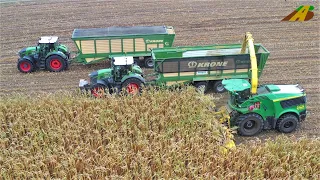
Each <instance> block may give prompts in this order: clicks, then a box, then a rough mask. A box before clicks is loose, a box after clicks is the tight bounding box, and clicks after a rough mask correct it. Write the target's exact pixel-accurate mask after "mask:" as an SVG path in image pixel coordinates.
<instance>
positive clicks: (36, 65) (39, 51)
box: [18, 36, 70, 73]
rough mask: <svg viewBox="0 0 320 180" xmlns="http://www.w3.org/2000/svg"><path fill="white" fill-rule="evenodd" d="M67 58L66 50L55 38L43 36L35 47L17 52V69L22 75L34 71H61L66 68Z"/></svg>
mask: <svg viewBox="0 0 320 180" xmlns="http://www.w3.org/2000/svg"><path fill="white" fill-rule="evenodd" d="M69 56H70V52H69V51H68V48H67V47H66V46H65V45H63V44H60V43H59V41H58V37H57V36H43V37H41V38H40V39H39V41H38V44H37V46H35V47H27V48H24V49H22V50H20V51H19V59H18V69H19V71H20V72H23V73H28V72H32V71H34V70H36V69H48V70H50V71H53V72H58V71H63V70H65V69H66V68H67V67H68V63H69V62H68V60H69Z"/></svg>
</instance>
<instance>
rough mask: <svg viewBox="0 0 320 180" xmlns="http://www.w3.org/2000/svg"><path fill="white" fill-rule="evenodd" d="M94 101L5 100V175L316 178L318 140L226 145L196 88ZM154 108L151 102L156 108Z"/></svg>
mask: <svg viewBox="0 0 320 180" xmlns="http://www.w3.org/2000/svg"><path fill="white" fill-rule="evenodd" d="M108 99H109V100H108V101H107V100H106V99H94V98H88V97H86V96H81V95H74V94H73V95H72V94H68V93H66V94H64V95H57V94H56V95H45V94H43V95H38V96H36V95H35V96H25V95H17V96H15V98H10V97H5V98H3V99H1V100H0V118H1V119H2V122H1V134H0V136H1V138H0V146H1V151H0V157H1V158H0V167H1V169H0V177H1V178H3V179H30V178H40V179H42V178H45V179H48V178H67V179H83V178H85V179H102V178H106V177H108V178H115V179H120V178H124V179H132V178H141V179H152V178H157V179H158V178H165V179H168V178H173V179H178V178H188V179H194V178H209V177H210V178H213V177H215V178H218V179H239V178H241V179H244V178H253V179H262V178H270V179H274V178H297V179H301V178H307V179H310V178H314V179H316V178H318V177H319V175H320V164H319V155H320V149H319V148H316V147H320V141H319V140H316V139H313V140H312V139H299V140H294V141H293V140H292V139H289V138H287V137H286V138H285V137H282V138H278V139H277V140H275V141H274V142H272V141H269V142H267V143H259V142H252V143H251V145H250V147H247V146H245V145H240V146H238V147H237V148H236V149H229V150H227V151H223V150H225V148H224V145H225V142H226V141H227V140H228V139H229V138H231V137H230V136H229V134H228V131H227V130H226V128H224V127H223V126H222V125H221V124H220V123H219V122H218V119H219V118H220V117H221V115H220V114H219V113H217V112H215V111H214V107H215V105H214V103H213V101H212V98H211V97H209V96H205V95H201V94H197V93H196V92H195V91H194V89H192V88H186V89H183V90H182V91H181V90H179V91H148V92H145V93H143V94H142V95H141V96H133V97H128V96H120V97H116V96H111V97H109V98H108ZM151 107H152V108H151Z"/></svg>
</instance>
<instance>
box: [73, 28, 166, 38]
mask: <svg viewBox="0 0 320 180" xmlns="http://www.w3.org/2000/svg"><path fill="white" fill-rule="evenodd" d="M167 27H168V26H123V27H118V26H112V27H105V28H87V29H74V30H73V33H72V37H71V39H82V38H90V39H91V38H105V37H124V36H145V35H168V34H169V33H168V31H167ZM169 27H170V26H169Z"/></svg>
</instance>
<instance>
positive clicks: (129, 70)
mask: <svg viewBox="0 0 320 180" xmlns="http://www.w3.org/2000/svg"><path fill="white" fill-rule="evenodd" d="M142 73H143V72H142V69H141V68H140V67H139V66H137V65H135V64H134V60H133V57H132V56H129V57H128V56H126V57H112V59H111V68H107V69H101V70H98V71H94V72H91V73H90V74H89V78H90V80H89V81H85V80H84V79H81V80H80V82H79V86H80V89H81V90H86V91H91V94H92V95H93V96H95V97H102V96H105V95H107V94H112V93H120V92H121V91H122V89H123V88H124V89H125V90H126V93H129V94H136V93H139V92H140V91H141V89H142V86H144V84H145V80H144V78H143V75H142Z"/></svg>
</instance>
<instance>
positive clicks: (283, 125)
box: [276, 114, 298, 133]
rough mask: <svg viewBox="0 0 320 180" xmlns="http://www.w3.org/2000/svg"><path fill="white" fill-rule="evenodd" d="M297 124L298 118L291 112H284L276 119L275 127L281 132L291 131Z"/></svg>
mask: <svg viewBox="0 0 320 180" xmlns="http://www.w3.org/2000/svg"><path fill="white" fill-rule="evenodd" d="M297 126H298V118H297V117H296V116H295V115H292V114H286V115H283V116H281V117H280V118H279V120H278V121H277V125H276V129H277V130H278V131H279V132H282V133H291V132H292V131H294V130H296V128H297Z"/></svg>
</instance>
